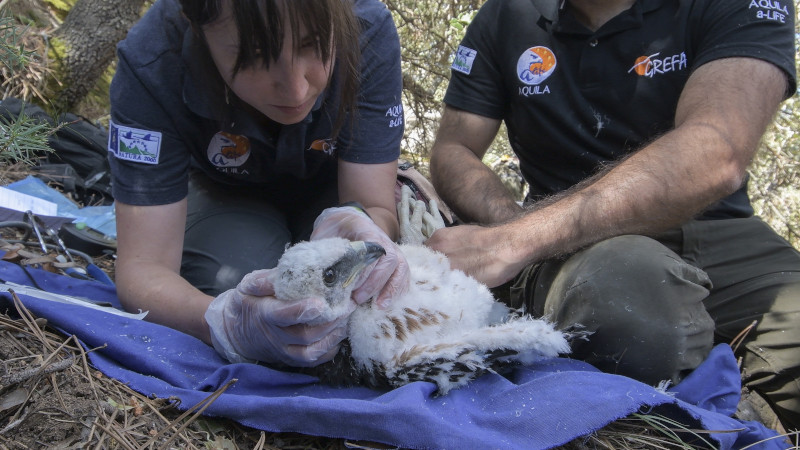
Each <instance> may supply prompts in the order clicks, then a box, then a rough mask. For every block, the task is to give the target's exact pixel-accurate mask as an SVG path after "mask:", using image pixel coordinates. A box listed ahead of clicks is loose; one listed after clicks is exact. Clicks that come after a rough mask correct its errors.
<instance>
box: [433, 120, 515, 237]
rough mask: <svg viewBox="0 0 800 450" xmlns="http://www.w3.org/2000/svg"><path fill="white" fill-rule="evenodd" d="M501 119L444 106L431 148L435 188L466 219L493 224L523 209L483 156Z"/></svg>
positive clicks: (460, 216)
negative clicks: (484, 161)
mask: <svg viewBox="0 0 800 450" xmlns="http://www.w3.org/2000/svg"><path fill="white" fill-rule="evenodd" d="M499 128H500V121H499V120H496V119H489V118H487V117H482V116H479V115H476V114H471V113H468V112H466V111H461V110H458V109H455V108H452V107H445V110H444V112H443V114H442V120H441V124H440V125H439V131H438V133H437V135H436V142H434V144H433V148H432V149H431V160H430V162H431V178H432V182H433V185H434V187H435V188H436V191H437V192H438V193H439V195H440V196H441V197H442V198H443V199H444V200H445V202H447V205H448V206H449V207H450V208H452V209H453V210H454V211H455V213H456V215H457V216H458V217H459V218H460V219H461V220H463V221H465V222H477V223H481V224H493V223H499V222H503V221H506V220H509V219H511V218H513V217H516V216H517V215H519V214H520V213H521V212H522V209H521V208H520V207H519V205H517V203H516V202H515V200H514V198H513V197H512V196H511V194H510V192H509V191H508V189H507V188H506V187H505V186H504V185H503V183H502V181H500V178H499V177H498V176H497V175H496V174H495V173H494V172H492V170H491V169H490V168H489V167H487V166H486V165H485V164H483V162H482V159H483V156H484V155H485V154H486V150H487V149H488V148H489V145H491V143H492V141H493V140H494V138H495V135H497V130H498V129H499Z"/></svg>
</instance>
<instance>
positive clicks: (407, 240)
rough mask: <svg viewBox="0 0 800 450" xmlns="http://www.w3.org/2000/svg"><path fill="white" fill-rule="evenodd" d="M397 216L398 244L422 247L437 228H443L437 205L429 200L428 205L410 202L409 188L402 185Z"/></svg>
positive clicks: (442, 220) (414, 201)
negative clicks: (398, 225)
mask: <svg viewBox="0 0 800 450" xmlns="http://www.w3.org/2000/svg"><path fill="white" fill-rule="evenodd" d="M400 192H401V195H400V203H398V204H397V216H398V218H399V220H400V243H401V244H412V245H422V244H423V243H424V242H425V241H426V240H427V239H428V238H429V237H431V236H432V235H433V233H434V232H435V231H436V230H438V229H439V228H444V226H445V225H444V219H443V218H442V214H441V213H440V212H439V205H438V203H437V202H436V200H435V199H431V200H430V202H429V204H428V205H425V202H423V201H422V200H411V195H412V192H411V188H410V187H408V186H407V185H403V187H402V188H401V190H400Z"/></svg>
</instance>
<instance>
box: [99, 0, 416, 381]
mask: <svg viewBox="0 0 800 450" xmlns="http://www.w3.org/2000/svg"><path fill="white" fill-rule="evenodd" d="M399 54H400V49H399V42H398V38H397V33H396V30H395V27H394V24H393V22H392V19H391V16H390V14H389V12H388V11H387V10H386V8H385V6H383V4H382V3H380V2H379V1H378V0H351V1H343V0H302V1H301V0H291V1H289V0H235V1H233V0H180V1H179V0H160V1H158V2H156V3H155V4H154V5H153V6H152V7H151V8H150V10H149V11H148V13H147V14H146V15H145V17H143V18H142V20H141V21H140V22H139V23H138V24H137V25H136V26H134V27H133V28H132V29H131V31H130V32H129V34H128V37H127V38H126V39H125V40H124V41H123V42H121V43H120V45H119V47H118V57H119V62H118V66H117V71H116V74H115V77H114V80H113V83H112V85H111V119H112V124H111V137H110V140H109V151H110V155H109V158H110V161H111V167H112V173H113V193H114V198H115V200H116V213H117V243H118V252H117V256H118V259H117V268H116V280H117V286H118V293H119V297H120V300H121V301H122V303H123V305H124V306H125V307H126V308H127V309H132V310H138V309H141V310H149V311H150V312H149V314H148V319H149V320H152V321H154V322H158V323H161V324H164V325H166V326H169V327H172V328H175V329H178V330H181V331H183V332H186V333H188V334H191V335H193V336H196V337H197V338H199V339H202V340H204V341H205V342H207V343H211V344H213V345H214V348H215V349H216V350H217V351H218V352H219V353H220V354H221V355H223V356H224V357H226V358H227V359H229V360H230V361H234V362H238V361H251V360H259V361H264V362H268V363H283V364H289V365H295V366H311V365H316V364H320V363H322V362H325V361H328V360H330V359H331V358H332V357H333V356H334V355H335V354H336V351H337V350H338V344H339V342H340V341H341V339H342V338H343V337H344V334H345V332H346V329H345V323H346V318H347V317H341V318H339V319H338V320H335V321H334V322H331V323H323V324H319V323H317V321H315V318H316V317H317V316H318V315H319V310H320V306H319V302H321V301H323V300H322V299H313V298H312V299H307V300H305V301H302V302H296V303H287V302H282V301H280V300H277V299H275V298H274V297H273V296H272V295H273V294H274V291H273V290H272V286H271V285H270V283H269V282H267V281H266V278H265V276H264V274H265V271H264V270H260V269H267V268H271V267H274V266H275V265H276V263H277V260H278V258H279V257H280V255H281V254H282V253H283V250H284V249H285V247H286V245H288V244H291V243H292V242H297V241H299V240H305V239H309V238H321V237H327V236H342V237H345V238H349V239H353V240H357V239H358V240H371V241H377V242H379V243H381V244H382V245H384V247H385V248H386V249H387V254H386V256H384V257H383V258H381V259H380V260H379V261H378V262H377V264H376V265H375V266H374V268H373V269H372V271H371V272H369V273H368V275H367V276H365V279H364V280H363V283H362V284H361V287H360V288H359V289H358V290H357V291H356V292H355V293H354V300H355V302H359V303H360V302H364V301H367V300H368V299H370V298H373V297H376V299H377V301H378V303H379V304H383V303H385V302H386V301H388V300H389V299H390V298H391V297H392V296H393V295H395V294H396V293H398V292H400V291H403V290H405V289H406V288H407V284H408V279H407V273H408V269H407V265H406V263H405V260H404V259H403V258H402V256H401V255H400V254H399V253H398V252H397V251H396V247H395V245H394V243H393V239H394V238H396V237H397V233H398V229H399V228H398V224H397V214H396V210H395V206H394V186H395V178H396V168H397V158H398V156H399V147H400V139H401V137H402V133H403V127H402V116H401V114H402V106H401V103H400V94H401V73H400V56H399ZM337 205H340V206H337ZM346 205H350V206H346ZM312 228H313V234H312ZM354 307H355V303H353V308H354Z"/></svg>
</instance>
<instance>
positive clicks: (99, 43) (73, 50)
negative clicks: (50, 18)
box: [48, 0, 145, 112]
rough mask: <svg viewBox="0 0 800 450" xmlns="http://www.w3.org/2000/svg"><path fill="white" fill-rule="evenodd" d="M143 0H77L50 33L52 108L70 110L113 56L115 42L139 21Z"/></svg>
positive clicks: (92, 85) (87, 91) (50, 93)
mask: <svg viewBox="0 0 800 450" xmlns="http://www.w3.org/2000/svg"><path fill="white" fill-rule="evenodd" d="M144 3H145V0H78V1H77V2H76V3H75V6H73V7H72V9H71V10H70V12H69V14H68V15H67V17H66V19H65V20H64V23H63V24H62V25H61V26H60V27H59V28H58V30H57V31H56V32H55V33H54V34H53V39H52V41H51V51H50V55H51V57H52V58H53V59H54V64H52V65H51V67H52V68H53V69H54V71H53V80H52V81H53V82H51V83H50V84H49V86H48V91H49V97H50V99H51V100H52V104H53V107H54V108H55V109H56V110H57V111H60V112H68V111H72V110H73V109H74V107H75V106H76V105H77V104H78V103H79V102H80V101H81V100H82V99H83V98H84V97H86V95H87V94H88V93H89V91H90V90H91V89H92V88H93V87H94V86H95V84H96V83H97V80H98V79H99V78H100V76H101V75H102V74H103V72H105V70H106V68H108V65H109V64H110V63H111V61H112V60H113V59H114V56H115V50H116V45H117V42H119V41H120V40H122V39H124V38H125V36H126V35H127V33H128V30H129V29H130V27H131V26H133V24H134V23H136V21H137V20H139V17H140V14H141V11H142V6H143V5H144Z"/></svg>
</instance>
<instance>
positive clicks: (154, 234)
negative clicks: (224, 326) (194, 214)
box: [115, 199, 213, 344]
mask: <svg viewBox="0 0 800 450" xmlns="http://www.w3.org/2000/svg"><path fill="white" fill-rule="evenodd" d="M116 213H117V263H116V274H115V278H116V283H117V292H118V294H119V298H120V301H121V302H122V305H123V306H124V307H125V309H127V310H131V311H136V310H142V311H149V313H148V314H147V320H149V321H152V322H156V323H159V324H161V325H165V326H168V327H170V328H174V329H176V330H179V331H182V332H185V333H187V334H190V335H192V336H194V337H197V338H199V339H201V340H202V341H204V342H206V343H208V344H210V343H211V340H210V336H209V331H208V325H207V324H206V322H205V319H204V318H203V315H204V314H205V312H206V309H207V308H208V305H209V304H210V303H211V300H213V297H211V296H209V295H206V294H204V293H202V292H200V291H199V290H198V289H196V288H195V287H194V286H192V285H190V284H189V283H188V282H187V281H186V280H184V279H183V278H182V277H181V276H180V265H181V255H182V252H183V234H184V228H185V222H186V199H184V200H181V201H179V202H177V203H172V204H168V205H160V206H134V205H128V204H125V203H120V202H116Z"/></svg>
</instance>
